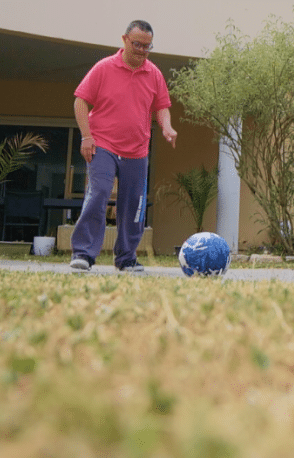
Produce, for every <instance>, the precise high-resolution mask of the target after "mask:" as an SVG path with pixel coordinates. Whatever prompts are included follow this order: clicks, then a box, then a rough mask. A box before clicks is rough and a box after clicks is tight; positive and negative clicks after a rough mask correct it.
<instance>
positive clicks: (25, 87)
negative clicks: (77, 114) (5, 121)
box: [0, 80, 76, 118]
mask: <svg viewBox="0 0 294 458" xmlns="http://www.w3.org/2000/svg"><path fill="white" fill-rule="evenodd" d="M75 87H76V85H75V84H68V83H45V82H38V81H15V80H9V81H3V80H2V81H0V97H1V112H0V114H1V116H41V117H58V118H73V117H74V111H73V102H74V96H73V92H74V89H75Z"/></svg>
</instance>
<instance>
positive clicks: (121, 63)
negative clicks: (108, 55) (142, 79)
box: [113, 48, 151, 72]
mask: <svg viewBox="0 0 294 458" xmlns="http://www.w3.org/2000/svg"><path fill="white" fill-rule="evenodd" d="M123 51H124V48H120V49H119V50H118V52H117V53H116V54H114V56H113V57H114V63H115V64H116V65H117V66H118V67H124V68H126V69H127V70H130V71H132V69H131V68H130V67H129V66H128V65H127V64H126V63H125V62H124V61H123V58H122V53H123ZM150 64H151V63H150V61H149V60H148V59H145V61H144V64H143V65H141V66H140V67H138V68H136V69H135V70H133V71H134V72H135V71H141V72H151V65H150Z"/></svg>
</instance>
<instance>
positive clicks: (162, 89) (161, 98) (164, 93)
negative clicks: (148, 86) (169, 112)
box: [152, 70, 171, 111]
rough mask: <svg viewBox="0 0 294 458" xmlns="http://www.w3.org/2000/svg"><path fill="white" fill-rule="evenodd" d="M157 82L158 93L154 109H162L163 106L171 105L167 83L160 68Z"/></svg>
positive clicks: (157, 73)
mask: <svg viewBox="0 0 294 458" xmlns="http://www.w3.org/2000/svg"><path fill="white" fill-rule="evenodd" d="M156 83H157V94H156V96H155V98H154V101H153V105H152V111H158V110H162V109H163V108H169V107H170V106H171V100H170V96H169V93H168V89H167V84H166V82H165V79H164V77H163V75H162V73H161V72H160V70H157V72H156Z"/></svg>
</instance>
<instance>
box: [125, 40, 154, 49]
mask: <svg viewBox="0 0 294 458" xmlns="http://www.w3.org/2000/svg"><path fill="white" fill-rule="evenodd" d="M128 38H129V37H128ZM129 40H130V39H129ZM130 41H131V40H130ZM131 43H132V46H133V48H134V49H136V50H139V49H141V48H142V49H143V51H145V52H149V51H151V49H153V44H152V43H150V44H149V45H144V44H143V43H140V42H139V41H131Z"/></svg>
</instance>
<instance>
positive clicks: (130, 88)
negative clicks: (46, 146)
mask: <svg viewBox="0 0 294 458" xmlns="http://www.w3.org/2000/svg"><path fill="white" fill-rule="evenodd" d="M122 52H123V49H120V50H119V51H118V52H117V53H116V54H114V55H112V56H109V57H106V58H104V59H102V60H100V61H99V62H97V64H96V65H94V67H93V68H92V69H91V70H90V71H89V72H88V73H87V75H86V76H85V77H84V79H83V80H82V82H81V83H80V84H79V86H78V87H77V89H76V91H75V93H74V94H75V96H76V97H80V98H81V99H83V100H86V101H87V102H88V103H89V104H91V105H93V109H92V110H91V111H90V113H89V124H90V130H91V135H92V136H93V138H94V140H95V144H96V145H97V146H100V147H101V148H105V149H107V150H108V151H111V152H112V153H115V154H117V155H119V156H122V157H127V158H140V157H145V156H147V154H148V149H149V140H150V134H151V120H152V112H153V111H158V110H161V109H162V108H168V107H170V106H171V101H170V97H169V94H168V90H167V86H166V83H165V80H164V77H163V75H162V73H161V71H160V70H159V69H158V68H157V67H156V65H154V64H153V63H152V62H151V61H150V60H148V59H146V60H145V62H144V64H143V65H141V66H140V67H138V68H137V69H136V70H131V69H130V68H129V67H128V66H127V65H126V64H125V63H124V61H123V59H122Z"/></svg>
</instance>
